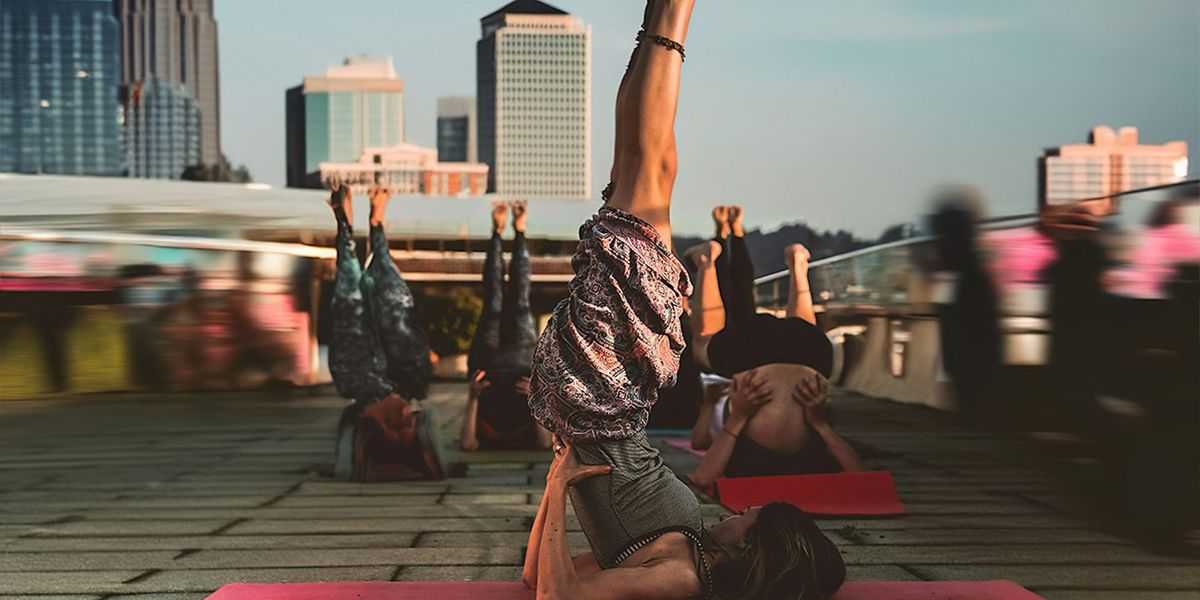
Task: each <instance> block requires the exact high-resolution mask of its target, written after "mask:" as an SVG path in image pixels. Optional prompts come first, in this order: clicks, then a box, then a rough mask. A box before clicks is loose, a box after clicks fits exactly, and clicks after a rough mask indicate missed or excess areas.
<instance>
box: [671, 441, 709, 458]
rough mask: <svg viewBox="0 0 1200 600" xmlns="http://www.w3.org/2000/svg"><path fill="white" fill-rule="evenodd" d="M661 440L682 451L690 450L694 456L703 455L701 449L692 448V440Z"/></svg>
mask: <svg viewBox="0 0 1200 600" xmlns="http://www.w3.org/2000/svg"><path fill="white" fill-rule="evenodd" d="M663 441H664V442H666V443H667V445H668V446H671V447H674V448H679V449H680V450H683V451H684V452H690V453H692V454H695V455H696V456H704V451H703V450H696V449H695V448H692V440H689V439H685V438H667V439H665V440H663Z"/></svg>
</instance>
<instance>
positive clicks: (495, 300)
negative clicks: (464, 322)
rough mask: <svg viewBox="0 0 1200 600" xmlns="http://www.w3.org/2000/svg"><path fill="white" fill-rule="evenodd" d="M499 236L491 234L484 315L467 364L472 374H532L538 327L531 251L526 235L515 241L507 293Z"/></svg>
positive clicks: (476, 330)
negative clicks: (532, 296)
mask: <svg viewBox="0 0 1200 600" xmlns="http://www.w3.org/2000/svg"><path fill="white" fill-rule="evenodd" d="M502 252H503V246H502V240H501V238H500V234H499V233H493V234H492V241H491V245H489V246H488V251H487V259H486V260H485V261H484V263H483V313H482V314H481V315H480V316H479V325H478V326H477V327H476V328H475V338H474V339H473V340H471V350H470V353H469V354H468V358H467V362H468V365H469V368H470V370H471V372H475V370H476V369H483V370H485V371H489V372H506V373H521V374H526V373H528V372H529V368H530V365H531V364H532V363H533V349H534V346H536V345H537V325H536V324H534V322H533V311H532V310H531V309H530V306H529V283H530V282H529V279H530V268H529V250H528V249H526V247H525V234H524V233H519V232H518V233H517V234H516V236H514V237H513V251H512V260H511V261H509V265H508V289H507V290H506V289H504V287H505V286H504V257H503V256H502Z"/></svg>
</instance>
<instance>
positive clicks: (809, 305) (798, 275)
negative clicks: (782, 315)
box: [784, 244, 817, 325]
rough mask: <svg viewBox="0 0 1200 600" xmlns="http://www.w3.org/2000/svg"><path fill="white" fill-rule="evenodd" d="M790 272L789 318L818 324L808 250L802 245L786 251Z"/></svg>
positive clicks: (788, 248)
mask: <svg viewBox="0 0 1200 600" xmlns="http://www.w3.org/2000/svg"><path fill="white" fill-rule="evenodd" d="M784 253H785V258H786V260H787V265H788V271H789V272H790V273H791V276H790V278H789V279H790V284H791V285H789V286H788V306H787V316H789V317H796V318H800V319H804V320H805V321H808V322H809V323H812V324H813V325H816V324H817V311H816V309H815V308H814V307H813V298H812V290H811V289H809V283H808V259H809V254H808V249H807V248H805V247H804V246H803V245H802V244H792V245H791V246H788V247H787V249H786V250H784Z"/></svg>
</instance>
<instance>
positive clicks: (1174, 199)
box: [1113, 186, 1200, 299]
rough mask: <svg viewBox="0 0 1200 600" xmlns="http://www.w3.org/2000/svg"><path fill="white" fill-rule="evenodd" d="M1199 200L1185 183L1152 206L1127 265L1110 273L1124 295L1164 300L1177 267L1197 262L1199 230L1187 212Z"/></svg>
mask: <svg viewBox="0 0 1200 600" xmlns="http://www.w3.org/2000/svg"><path fill="white" fill-rule="evenodd" d="M1198 203H1200V201H1198V200H1197V199H1196V198H1195V196H1193V195H1191V193H1190V192H1189V191H1188V189H1187V186H1179V187H1177V188H1176V191H1175V192H1174V193H1173V194H1172V196H1171V197H1170V198H1168V199H1167V200H1165V201H1163V202H1160V203H1158V205H1157V206H1155V208H1154V211H1153V212H1152V213H1151V215H1150V219H1149V221H1148V222H1147V223H1146V228H1145V230H1143V231H1141V232H1140V233H1139V234H1138V235H1137V238H1136V242H1135V243H1134V248H1133V251H1132V252H1131V254H1130V256H1129V261H1128V264H1127V265H1125V266H1124V268H1121V269H1118V270H1116V271H1115V272H1114V273H1113V278H1114V279H1116V280H1117V281H1116V283H1117V284H1118V285H1119V286H1120V287H1121V288H1122V290H1123V291H1125V292H1126V295H1129V296H1132V297H1135V298H1148V299H1164V298H1166V297H1167V292H1166V287H1167V285H1168V284H1169V283H1170V279H1171V277H1172V276H1173V275H1175V274H1176V268H1177V267H1179V266H1181V265H1189V264H1193V265H1194V264H1197V263H1200V231H1198V230H1197V224H1196V223H1194V222H1189V221H1188V217H1189V214H1188V213H1189V212H1194V210H1195V207H1196V205H1197V204H1198Z"/></svg>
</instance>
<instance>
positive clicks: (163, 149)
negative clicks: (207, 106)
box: [125, 77, 201, 179]
mask: <svg viewBox="0 0 1200 600" xmlns="http://www.w3.org/2000/svg"><path fill="white" fill-rule="evenodd" d="M125 93H126V94H127V95H128V97H127V98H126V99H125V168H126V170H127V171H128V175H129V176H130V177H141V178H149V179H179V178H180V176H182V175H183V171H184V169H186V168H188V167H189V166H191V165H195V164H199V163H200V162H201V128H200V119H201V116H200V110H199V108H198V106H197V103H196V100H195V98H193V97H192V94H191V90H189V89H188V88H187V86H185V85H184V84H182V83H174V82H172V81H168V80H166V79H160V78H158V77H150V78H149V79H145V80H140V81H136V82H134V83H133V85H132V87H130V88H129V89H127V90H126V92H125Z"/></svg>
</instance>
